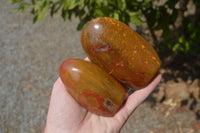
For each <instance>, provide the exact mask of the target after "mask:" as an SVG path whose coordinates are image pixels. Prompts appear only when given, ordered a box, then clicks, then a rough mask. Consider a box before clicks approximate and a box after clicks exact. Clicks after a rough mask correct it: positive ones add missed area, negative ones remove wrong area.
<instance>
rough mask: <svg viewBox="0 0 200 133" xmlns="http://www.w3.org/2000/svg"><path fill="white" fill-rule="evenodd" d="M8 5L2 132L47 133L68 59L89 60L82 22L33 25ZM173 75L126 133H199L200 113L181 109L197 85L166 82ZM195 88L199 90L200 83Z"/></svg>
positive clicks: (1, 53)
mask: <svg viewBox="0 0 200 133" xmlns="http://www.w3.org/2000/svg"><path fill="white" fill-rule="evenodd" d="M6 3H7V2H6V0H2V1H1V3H0V20H1V21H0V29H1V30H0V79H1V80H0V133H38V132H42V131H43V129H44V125H45V121H46V115H47V110H48V105H49V97H50V94H51V89H52V86H53V84H54V82H55V81H56V79H57V78H58V70H59V66H60V64H61V63H62V61H64V60H65V59H69V58H82V59H83V58H85V56H86V55H85V53H84V52H83V50H82V48H81V43H80V35H81V32H80V31H77V30H76V25H77V24H78V21H79V20H78V19H76V18H73V19H72V21H66V22H64V21H63V20H62V19H61V18H60V16H59V15H57V16H55V17H53V18H51V17H49V16H47V17H46V19H45V20H44V21H43V22H41V23H38V24H33V23H32V16H31V15H30V14H29V13H28V12H26V13H25V14H24V15H22V14H20V13H15V12H13V9H14V6H13V5H7V4H6ZM170 72H171V71H170V70H168V69H162V70H161V73H163V75H164V77H165V79H163V80H162V83H161V84H160V85H159V87H158V88H157V89H156V91H155V92H154V93H153V94H152V95H151V96H150V97H149V98H148V99H147V101H145V102H144V103H143V104H142V105H141V106H139V107H138V108H137V109H136V111H135V112H134V113H133V114H132V115H131V117H130V118H129V120H128V121H127V123H126V124H125V125H124V127H123V128H122V130H121V133H133V132H134V133H197V132H200V122H199V120H198V110H197V109H196V110H194V109H193V108H188V105H190V104H188V103H186V104H183V105H179V103H180V102H181V101H183V102H184V100H183V98H186V100H188V99H192V98H193V97H195V96H191V95H190V94H196V93H195V89H190V90H193V91H190V92H187V91H188V90H187V88H188V87H189V86H190V87H191V85H192V83H194V81H195V80H193V79H191V81H189V80H187V81H188V82H186V81H185V80H181V79H180V80H177V81H176V82H175V81H174V80H170V78H168V80H167V81H166V79H167V78H166V77H167V76H168V75H169V73H170ZM195 82H197V83H198V82H199V81H195ZM197 83H194V85H193V86H195V84H197ZM177 84H178V85H177ZM196 87H197V89H199V88H198V87H199V85H198V84H197V86H196ZM176 88H179V89H181V91H178V92H174V93H170V94H168V93H167V94H166V91H165V90H166V89H171V90H172V89H176ZM182 88H183V90H184V91H183V93H181V94H180V93H179V92H182ZM193 88H195V87H193ZM171 92H173V91H171ZM179 94H180V100H181V101H178V102H177V100H176V99H175V100H174V99H173V97H174V95H175V97H176V96H177V95H179ZM197 97H198V96H197ZM193 99H194V98H193ZM190 101H191V100H188V102H190ZM196 102H197V103H198V101H196ZM197 103H196V104H195V107H196V106H197V105H198V104H197ZM197 107H198V106H197Z"/></svg>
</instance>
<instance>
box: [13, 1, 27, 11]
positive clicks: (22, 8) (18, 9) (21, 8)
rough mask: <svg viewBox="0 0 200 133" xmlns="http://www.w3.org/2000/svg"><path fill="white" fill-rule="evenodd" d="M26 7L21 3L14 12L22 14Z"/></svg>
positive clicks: (25, 4)
mask: <svg viewBox="0 0 200 133" xmlns="http://www.w3.org/2000/svg"><path fill="white" fill-rule="evenodd" d="M27 7H28V4H27V3H21V4H20V5H19V6H18V7H17V8H15V10H14V11H16V12H18V11H20V10H21V12H22V13H24V11H25V10H26V8H27Z"/></svg>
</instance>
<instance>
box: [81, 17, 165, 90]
mask: <svg viewBox="0 0 200 133" xmlns="http://www.w3.org/2000/svg"><path fill="white" fill-rule="evenodd" d="M81 43H82V47H83V49H84V51H85V52H86V54H87V56H88V57H89V59H90V60H91V61H92V62H93V63H95V64H97V65H98V66H100V67H101V68H102V69H104V70H105V71H106V72H107V73H109V74H110V75H112V76H113V77H114V78H115V79H117V80H118V81H119V82H120V83H122V84H124V85H125V86H127V87H128V88H133V89H140V88H143V87H145V86H146V85H147V84H148V83H149V82H150V81H151V80H152V79H153V78H154V77H155V75H156V74H157V72H158V70H159V68H160V66H161V61H160V58H159V56H158V54H157V53H156V51H155V50H154V48H153V47H152V46H151V45H150V44H149V43H148V42H147V41H146V40H145V39H144V38H143V37H142V36H140V35H139V34H138V33H136V32H135V31H134V30H132V29H131V28H130V27H129V26H127V25H126V24H124V23H122V22H120V21H118V20H116V19H112V18H107V17H100V18H97V19H93V20H92V21H90V22H89V23H88V24H87V25H86V26H85V27H84V29H83V31H82V35H81Z"/></svg>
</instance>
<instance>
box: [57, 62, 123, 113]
mask: <svg viewBox="0 0 200 133" xmlns="http://www.w3.org/2000/svg"><path fill="white" fill-rule="evenodd" d="M60 77H61V80H62V81H63V83H64V85H65V86H66V88H67V91H68V92H69V93H70V94H71V95H72V96H73V97H74V99H75V100H76V101H77V102H78V103H79V104H80V105H82V106H83V107H85V108H86V109H88V110H89V111H90V112H93V113H95V114H98V115H103V116H113V115H114V114H115V113H116V112H117V111H118V110H119V108H120V107H121V105H122V103H123V102H124V100H125V97H126V90H125V89H124V88H123V87H122V86H121V84H120V83H118V82H117V81H116V80H115V79H114V78H113V77H111V76H110V75H109V74H108V73H106V72H105V71H104V70H103V69H101V68H100V67H98V66H97V65H95V64H93V63H91V62H88V61H84V60H81V59H68V60H66V61H64V62H63V63H62V64H61V66H60Z"/></svg>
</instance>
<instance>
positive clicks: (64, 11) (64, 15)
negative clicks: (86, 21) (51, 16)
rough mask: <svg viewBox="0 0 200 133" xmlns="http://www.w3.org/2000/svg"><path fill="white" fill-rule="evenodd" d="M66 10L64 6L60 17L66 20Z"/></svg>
mask: <svg viewBox="0 0 200 133" xmlns="http://www.w3.org/2000/svg"><path fill="white" fill-rule="evenodd" d="M68 15H69V14H68V11H67V10H65V9H64V8H63V9H62V18H63V19H64V21H65V20H66V18H67V17H68Z"/></svg>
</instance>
